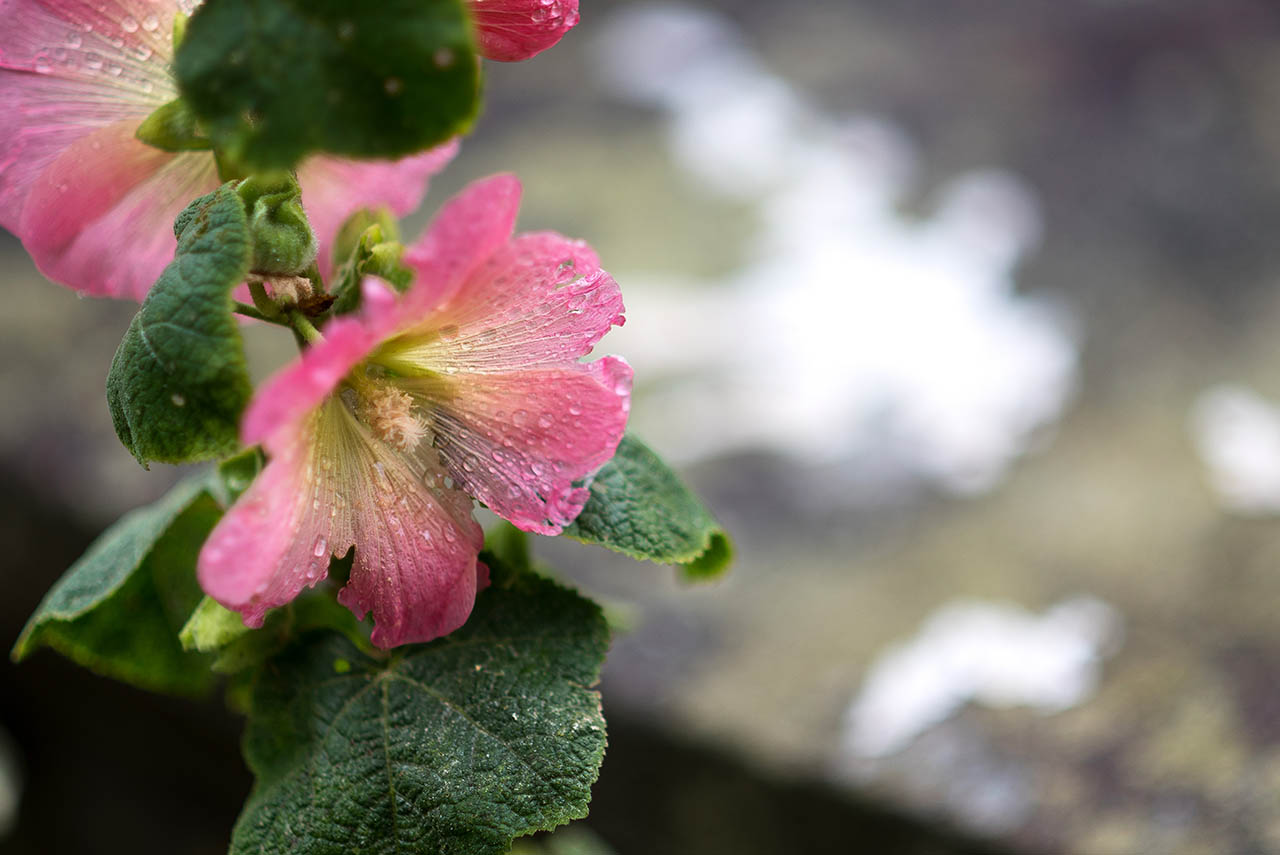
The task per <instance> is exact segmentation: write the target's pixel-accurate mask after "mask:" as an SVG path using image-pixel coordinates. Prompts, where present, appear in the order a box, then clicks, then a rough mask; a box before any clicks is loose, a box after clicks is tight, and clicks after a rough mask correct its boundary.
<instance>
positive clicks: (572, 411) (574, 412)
mask: <svg viewBox="0 0 1280 855" xmlns="http://www.w3.org/2000/svg"><path fill="white" fill-rule="evenodd" d="M569 415H571V416H580V415H582V407H570V408H569Z"/></svg>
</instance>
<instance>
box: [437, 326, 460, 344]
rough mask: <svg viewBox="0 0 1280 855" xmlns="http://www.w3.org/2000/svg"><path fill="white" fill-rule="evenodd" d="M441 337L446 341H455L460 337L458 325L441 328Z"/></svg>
mask: <svg viewBox="0 0 1280 855" xmlns="http://www.w3.org/2000/svg"><path fill="white" fill-rule="evenodd" d="M440 337H441V338H442V339H444V340H445V341H453V340H454V339H456V338H457V337H458V325H457V324H449V325H448V326H444V327H441V328H440Z"/></svg>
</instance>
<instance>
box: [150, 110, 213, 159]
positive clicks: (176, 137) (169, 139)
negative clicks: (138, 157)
mask: <svg viewBox="0 0 1280 855" xmlns="http://www.w3.org/2000/svg"><path fill="white" fill-rule="evenodd" d="M133 135H134V136H136V137H137V138H138V139H139V140H141V141H142V142H144V143H146V144H147V145H149V146H153V147H155V148H158V149H160V150H161V151H172V152H179V151H207V150H209V149H210V148H213V143H211V142H209V138H208V137H206V136H205V135H204V134H202V133H200V128H199V126H198V123H197V122H196V117H195V114H194V113H192V112H191V107H189V106H188V105H187V102H186V101H183V100H182V99H181V98H175V99H173V100H172V101H170V102H169V103H167V104H164V105H163V106H161V107H159V108H157V109H156V110H155V112H153V113H152V114H151V115H150V116H147V117H146V118H145V119H143V120H142V124H141V125H139V126H138V130H136V131H134V134H133Z"/></svg>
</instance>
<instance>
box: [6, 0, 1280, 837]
mask: <svg viewBox="0 0 1280 855" xmlns="http://www.w3.org/2000/svg"><path fill="white" fill-rule="evenodd" d="M583 5H584V8H583V21H582V24H581V25H580V26H579V27H578V28H577V29H576V30H575V31H573V32H572V33H571V34H570V35H569V36H568V37H567V38H566V39H565V40H564V42H563V43H562V44H561V45H560V46H559V47H558V48H556V49H555V50H552V51H549V52H547V53H545V54H543V55H542V56H540V57H539V58H537V59H535V60H533V61H531V62H527V63H521V64H518V65H511V66H502V65H497V64H491V65H490V66H489V69H488V75H489V82H488V93H489V103H488V107H487V111H486V114H485V115H484V117H483V118H482V119H481V121H480V122H479V124H478V125H477V127H476V131H475V133H474V135H473V136H472V137H471V138H470V139H468V140H467V141H466V142H465V143H464V145H463V148H462V151H461V154H460V156H459V157H458V159H457V160H456V161H455V162H454V164H453V165H452V166H451V167H450V169H449V170H448V171H447V172H446V173H444V174H443V175H442V176H440V178H439V179H437V180H436V182H435V184H434V186H433V188H432V191H431V193H430V195H429V197H428V201H427V204H426V206H425V208H424V211H423V212H422V213H421V214H420V215H417V216H415V217H414V218H411V220H410V221H409V223H408V224H406V228H405V232H406V235H410V236H411V235H414V234H416V233H417V231H418V230H419V229H420V228H421V226H422V225H423V224H424V223H425V222H426V220H427V218H428V217H429V215H430V213H431V211H432V210H434V208H435V207H436V206H437V205H438V204H439V203H440V201H442V200H443V199H445V198H447V196H448V195H449V194H450V193H452V192H454V191H456V190H457V189H459V188H460V187H461V186H462V185H463V184H465V183H466V182H468V181H469V180H471V179H474V178H476V177H479V176H482V175H485V174H489V173H491V172H495V171H502V170H514V171H516V172H518V173H519V174H520V175H521V176H522V178H523V180H524V182H525V187H526V198H525V203H524V207H523V210H522V215H521V227H522V228H554V229H556V230H559V231H562V232H564V233H566V234H569V235H572V236H575V237H582V238H585V239H587V240H588V241H589V242H590V243H591V244H593V245H594V246H595V247H596V249H597V250H599V252H600V255H601V257H602V259H603V260H604V263H605V266H606V267H607V268H608V269H609V270H610V271H611V272H612V273H613V274H614V275H615V277H616V278H617V279H618V281H619V282H620V283H621V285H622V288H623V293H624V295H625V297H626V301H627V307H628V312H627V315H628V323H627V326H626V327H625V328H623V329H621V330H616V331H615V332H614V333H612V334H610V336H609V337H608V338H606V339H605V341H604V342H603V343H602V348H601V350H602V351H604V352H618V353H622V354H624V355H625V356H627V357H628V359H629V360H630V361H631V362H632V363H633V364H634V366H635V368H636V377H637V392H636V398H635V404H634V408H633V422H632V427H633V429H634V430H635V431H636V432H637V433H638V434H639V435H641V436H643V437H644V438H645V439H646V440H647V441H648V442H649V443H650V444H651V445H653V446H654V447H655V448H656V449H658V450H659V451H661V452H662V453H663V454H664V455H666V456H667V457H668V458H669V459H671V460H673V461H676V462H677V463H678V464H679V465H680V467H681V469H682V471H683V472H684V473H685V474H686V475H687V476H688V478H689V480H690V481H691V482H692V483H693V484H694V485H695V486H696V487H697V488H698V489H699V490H700V491H701V492H702V493H703V494H704V495H705V496H706V497H707V498H708V501H709V503H710V504H711V505H712V507H713V508H714V509H715V510H716V512H717V513H718V514H719V515H720V516H721V518H722V520H723V522H724V523H725V525H726V526H727V527H728V529H729V530H730V531H731V532H732V534H733V535H734V536H735V538H736V540H737V544H738V552H739V560H738V563H737V565H736V567H735V568H734V570H733V572H732V573H731V574H730V575H729V576H728V577H727V578H725V579H724V580H723V581H720V582H717V583H714V584H710V585H705V586H699V587H689V586H686V585H683V584H680V583H678V582H677V581H676V579H675V574H674V573H673V572H672V571H670V570H669V569H668V568H664V567H658V566H649V565H639V564H634V563H632V562H629V561H626V560H623V559H619V558H616V557H615V556H613V555H611V554H608V553H605V552H603V551H597V550H591V549H588V548H586V547H582V546H579V545H576V544H572V543H561V542H559V541H551V540H546V539H540V540H539V541H538V542H537V544H536V545H535V547H536V549H537V551H538V555H539V557H540V558H542V559H543V560H545V561H546V562H548V563H549V564H551V565H553V566H555V567H557V568H558V569H560V570H562V571H563V573H564V574H565V576H567V577H569V578H571V579H572V580H573V581H575V582H576V583H577V584H579V585H580V586H581V587H582V588H583V590H584V591H586V592H587V593H589V594H591V595H593V596H595V597H597V598H599V599H601V600H603V601H605V602H607V603H608V604H610V605H611V606H615V607H616V608H617V609H618V611H619V612H620V613H621V614H624V615H625V616H626V623H627V625H628V628H627V631H626V632H625V633H623V634H621V635H619V637H617V638H616V640H615V642H614V647H613V650H612V653H611V655H610V659H609V663H608V665H607V668H606V677H605V680H604V684H603V691H604V698H605V710H606V714H607V715H608V717H609V723H610V749H609V754H608V756H607V758H606V762H605V767H604V773H603V775H602V777H601V779H600V782H599V784H598V785H597V788H596V795H595V801H594V803H593V806H592V815H591V817H590V819H589V820H588V821H587V822H586V823H585V828H584V829H582V830H579V831H577V832H576V836H574V835H573V834H571V835H570V837H569V838H567V839H566V838H564V837H563V836H559V835H558V836H557V837H556V838H553V839H552V840H550V841H545V842H544V843H535V844H534V846H535V849H536V847H540V846H545V849H536V851H546V852H548V853H558V855H571V853H584V855H585V853H595V852H604V851H608V850H607V849H606V848H605V847H608V848H610V849H612V850H613V851H615V852H617V853H619V855H633V853H634V855H642V853H643V854H644V855H655V853H663V855H667V854H668V853H669V854H670V855H685V853H688V855H694V853H697V854H698V855H719V853H725V854H726V855H728V853H734V855H755V853H760V855H764V853H800V852H806V853H807V852H838V851H868V852H876V853H880V852H884V853H1010V854H1011V855H1013V853H1056V852H1070V853H1091V854H1092V853H1097V855H1112V853H1114V854H1115V855H1122V853H1140V852H1141V853H1148V852H1149V853H1179V855H1181V853H1186V855H1193V853H1195V854H1198V853H1215V855H1222V853H1228V855H1235V853H1240V855H1244V853H1267V852H1280V572H1277V565H1280V523H1278V522H1277V515H1280V334H1278V333H1280V290H1278V289H1277V288H1276V287H1275V286H1276V285H1277V280H1278V279H1280V250H1277V248H1276V246H1277V244H1276V241H1275V238H1274V235H1275V233H1276V232H1277V230H1278V229H1280V8H1277V7H1276V6H1274V4H1271V3H1268V2H1265V0H1219V2H1216V3H1212V4H1208V3H1197V2H1192V0H1161V2H1156V0H1078V2H1074V3H1062V2H1056V0H1020V2H1016V3H1014V2H993V0H953V2H950V3H946V4H938V3H931V2H923V0H898V2H896V3H893V4H883V3H876V2H873V0H842V2H839V3H831V2H822V0H788V2H785V3H766V2H761V0H716V2H703V3H698V4H683V5H671V4H652V3H647V2H617V1H616V0H615V2H608V3H598V2H593V0H585V2H584V4H583ZM0 296H2V298H3V305H4V307H5V311H4V313H3V314H2V315H0V407H2V408H3V411H4V414H5V415H4V418H3V419H0V505H2V506H3V512H2V513H0V549H2V550H3V553H4V554H5V555H7V556H8V562H7V570H6V571H5V575H4V579H5V583H6V595H5V596H4V597H3V599H0V622H2V623H3V630H4V633H3V635H4V638H5V639H7V641H6V644H9V643H11V642H12V640H13V639H14V638H16V636H17V634H18V632H19V631H20V629H21V626H22V624H23V623H24V621H25V619H26V617H27V616H28V615H29V614H30V613H31V611H32V610H33V609H34V608H35V606H36V604H37V603H38V601H39V599H40V597H41V596H42V594H43V593H44V591H45V590H46V589H47V588H48V587H49V586H50V585H51V584H52V583H53V581H54V580H55V579H56V578H57V577H58V576H59V575H60V574H61V572H62V571H63V570H64V569H65V568H66V566H67V565H69V564H70V563H71V561H73V560H74V559H75V557H76V556H78V554H79V552H80V550H81V549H82V548H83V547H84V546H85V545H86V544H87V543H88V541H89V540H90V539H91V538H92V537H93V536H94V535H95V534H96V533H97V532H99V531H100V530H101V529H102V528H104V527H105V526H106V525H107V524H108V523H110V522H111V521H112V520H114V519H115V518H116V517H117V516H118V515H119V514H121V513H122V512H124V511H125V510H127V509H129V508H131V507H133V506H134V505H136V504H139V503H141V502H144V501H148V500H150V499H152V498H155V497H156V496H158V495H160V494H161V493H162V492H164V490H165V489H166V488H167V486H168V485H169V484H170V483H171V482H172V481H173V480H174V479H175V478H176V477H177V476H178V475H179V474H180V473H178V472H177V471H176V470H172V469H170V468H166V467H157V468H155V469H154V470H153V471H151V472H144V471H143V470H142V469H140V468H139V467H138V466H137V465H136V463H134V461H133V460H132V458H131V457H130V456H129V455H128V454H127V452H125V450H124V449H123V448H122V447H120V445H119V444H118V442H117V441H116V439H115V436H114V434H113V432H112V430H111V427H110V421H109V418H108V414H107V409H106V405H105V400H104V396H103V391H102V387H103V381H104V378H105V376H106V371H107V368H108V365H109V362H110V358H111V355H112V353H113V352H114V350H115V347H116V345H117V344H118V342H119V340H120V337H121V336H122V334H123V331H124V329H125V327H126V326H127V324H128V321H129V318H130V317H131V316H132V313H133V311H134V309H133V307H132V306H130V305H126V304H121V303H111V302H102V301H87V300H81V299H78V298H77V297H75V296H74V295H73V294H72V293H71V292H69V291H67V290H64V289H62V288H59V287H57V286H54V285H50V284H48V283H46V282H44V281H43V280H42V279H41V277H40V276H39V275H38V274H37V273H36V272H35V270H34V268H33V267H32V266H31V264H30V262H29V261H28V260H27V259H26V257H25V256H24V254H23V253H22V251H21V247H20V246H19V244H18V243H17V241H16V240H14V239H13V238H12V237H11V236H9V235H7V234H0ZM264 332H266V333H268V334H263V333H264ZM247 334H248V339H249V341H248V345H249V349H250V351H251V357H252V359H253V361H254V366H255V370H257V371H258V372H259V373H260V374H263V375H265V374H266V373H268V372H269V371H270V370H271V369H272V368H274V367H275V366H277V365H279V364H281V363H282V362H283V361H284V360H285V359H287V358H288V356H289V353H288V349H289V348H290V347H291V345H290V344H289V343H288V342H287V341H284V340H282V339H281V337H279V336H272V335H270V334H269V331H264V330H261V329H249V330H248V333H247ZM239 730H240V721H239V720H238V719H236V718H235V717H234V716H233V715H231V714H229V713H228V712H227V711H226V710H225V708H224V707H223V705H222V703H221V701H220V700H218V699H214V700H211V701H209V702H206V703H203V704H201V703H194V702H185V701H175V700H171V699H166V698H160V697H156V696H151V695H147V694H145V693H143V692H140V691H136V690H133V689H130V688H128V687H124V686H120V685H118V684H115V683H112V682H110V681H107V680H103V679H99V678H96V677H94V676H92V675H90V674H88V673H86V672H84V671H81V670H79V669H77V668H76V667H75V666H73V665H71V664H70V663H68V662H65V661H63V660H61V659H59V658H58V657H57V656H56V655H54V654H52V653H47V652H46V653H42V654H40V655H38V656H37V657H35V658H34V659H32V660H31V661H29V662H28V663H26V664H24V665H23V666H21V667H15V666H13V665H12V664H10V663H8V662H7V661H5V662H4V663H2V664H0V851H4V852H14V853H37V852H40V853H45V852H49V853H73V852H74V853H81V852H115V851H121V852H124V851H130V852H135V851H137V852H150V851H164V852H171V853H220V852H224V851H225V848H226V844H227V840H228V835H229V830H230V827H231V823H232V822H233V820H234V817H235V815H236V813H237V812H238V809H239V806H240V804H241V803H242V801H243V798H244V796H245V794H246V793H247V791H248V788H249V785H250V778H249V776H248V773H247V772H246V771H245V770H244V768H243V764H242V761H241V760H240V757H239V752H238V744H237V741H238V735H239ZM68 820H70V821H68ZM557 840H558V841H560V842H557ZM527 851H534V850H527Z"/></svg>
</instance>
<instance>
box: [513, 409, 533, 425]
mask: <svg viewBox="0 0 1280 855" xmlns="http://www.w3.org/2000/svg"><path fill="white" fill-rule="evenodd" d="M528 421H529V411H528V410H516V411H515V412H514V413H512V414H511V423H512V424H513V425H515V426H516V427H524V425H525V423H527V422H528Z"/></svg>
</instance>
